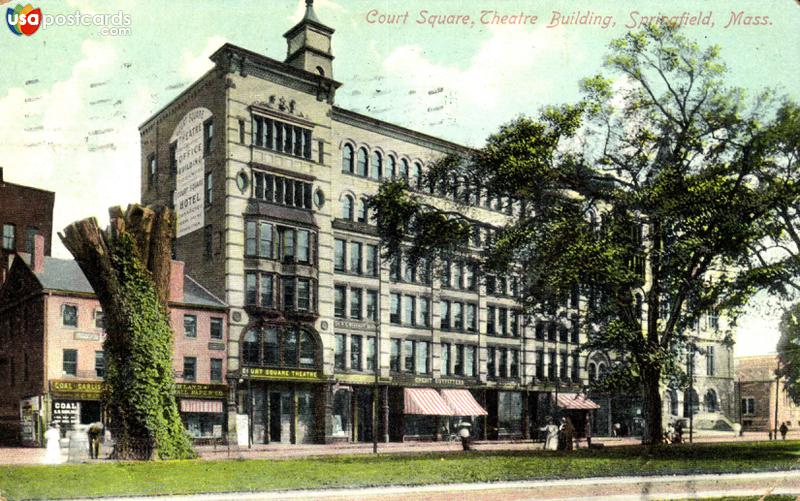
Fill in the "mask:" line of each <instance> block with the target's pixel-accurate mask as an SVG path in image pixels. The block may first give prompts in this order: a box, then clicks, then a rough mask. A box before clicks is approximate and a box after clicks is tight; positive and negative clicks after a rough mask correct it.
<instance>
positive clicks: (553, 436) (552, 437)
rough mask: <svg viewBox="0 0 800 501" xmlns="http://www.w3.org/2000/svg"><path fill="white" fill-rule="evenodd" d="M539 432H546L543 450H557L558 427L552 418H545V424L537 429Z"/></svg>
mask: <svg viewBox="0 0 800 501" xmlns="http://www.w3.org/2000/svg"><path fill="white" fill-rule="evenodd" d="M539 431H544V432H546V435H545V438H544V450H546V451H555V450H558V435H559V431H558V426H556V422H555V421H554V420H553V418H550V417H549V418H547V424H546V425H544V426H543V427H541V428H539Z"/></svg>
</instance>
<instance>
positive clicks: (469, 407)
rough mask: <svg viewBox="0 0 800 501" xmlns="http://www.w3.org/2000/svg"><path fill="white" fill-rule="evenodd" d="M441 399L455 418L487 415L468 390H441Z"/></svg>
mask: <svg viewBox="0 0 800 501" xmlns="http://www.w3.org/2000/svg"><path fill="white" fill-rule="evenodd" d="M442 398H444V401H445V402H447V405H449V406H450V408H452V409H453V414H454V415H456V416H487V415H488V414H489V413H488V412H486V409H484V408H483V407H481V404H479V403H478V401H477V400H475V397H473V396H472V393H470V391H469V390H464V389H456V390H442Z"/></svg>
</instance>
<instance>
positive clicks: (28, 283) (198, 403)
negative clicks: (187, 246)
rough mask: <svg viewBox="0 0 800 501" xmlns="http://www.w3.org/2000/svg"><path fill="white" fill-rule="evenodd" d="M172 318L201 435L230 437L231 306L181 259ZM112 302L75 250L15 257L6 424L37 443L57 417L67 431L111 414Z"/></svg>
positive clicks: (0, 308) (3, 344)
mask: <svg viewBox="0 0 800 501" xmlns="http://www.w3.org/2000/svg"><path fill="white" fill-rule="evenodd" d="M169 306H170V323H171V325H172V329H173V331H174V332H175V346H174V354H173V355H174V359H173V360H174V362H173V368H174V370H175V374H176V382H177V396H178V398H179V405H180V410H181V415H182V416H183V419H184V422H185V424H186V425H187V428H188V429H189V432H190V433H191V434H192V435H193V436H194V437H196V438H206V437H215V436H216V437H221V436H222V434H223V433H224V430H225V419H226V417H225V403H226V397H227V394H228V390H227V386H226V385H225V380H224V375H225V373H226V371H227V367H226V364H227V359H226V346H227V306H226V305H225V303H224V302H222V301H221V300H219V299H217V298H216V297H215V296H214V295H213V294H211V293H210V292H208V291H207V290H206V289H204V288H203V287H201V286H200V285H199V284H198V283H197V282H196V281H195V280H194V279H192V278H191V277H190V276H188V275H186V274H184V267H183V263H181V262H173V266H172V277H171V282H170V304H169ZM104 338H105V333H104V330H103V312H102V309H101V308H100V303H99V302H98V301H97V299H96V297H95V295H94V292H93V291H92V288H91V286H90V285H89V282H88V281H87V280H86V277H85V276H84V275H83V272H82V271H81V269H80V267H79V266H78V264H77V263H76V262H75V261H73V260H65V259H56V258H51V257H47V256H45V255H44V238H43V237H42V236H37V237H36V239H35V246H34V253H33V254H18V255H16V256H15V257H14V259H13V261H12V263H11V268H10V271H9V274H8V280H7V281H6V282H5V283H4V284H3V286H2V287H0V427H2V430H3V432H4V433H3V436H4V439H6V440H9V439H18V440H21V442H22V443H24V444H28V445H34V444H36V443H39V442H40V441H41V434H42V433H43V430H42V427H43V426H46V425H47V423H49V422H51V421H56V422H59V423H60V424H61V429H62V432H66V431H67V430H69V429H70V428H71V427H73V426H74V425H76V424H87V423H91V422H94V421H99V420H100V419H101V417H102V416H101V407H100V389H101V384H100V383H101V382H102V379H103V371H104V369H105V362H104V357H103V346H102V344H103V340H104Z"/></svg>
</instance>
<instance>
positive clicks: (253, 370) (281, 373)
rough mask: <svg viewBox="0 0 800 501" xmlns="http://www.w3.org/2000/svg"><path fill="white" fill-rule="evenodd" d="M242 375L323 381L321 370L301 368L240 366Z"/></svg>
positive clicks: (255, 377) (260, 377)
mask: <svg viewBox="0 0 800 501" xmlns="http://www.w3.org/2000/svg"><path fill="white" fill-rule="evenodd" d="M242 376H245V377H250V378H253V379H278V380H282V381H286V380H292V381H324V380H326V379H327V378H326V377H325V376H323V375H322V371H307V370H302V369H265V368H263V367H242Z"/></svg>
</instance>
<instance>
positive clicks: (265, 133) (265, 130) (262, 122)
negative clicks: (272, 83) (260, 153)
mask: <svg viewBox="0 0 800 501" xmlns="http://www.w3.org/2000/svg"><path fill="white" fill-rule="evenodd" d="M253 144H254V145H255V146H259V147H261V148H266V149H268V150H274V151H279V152H281V153H286V154H287V155H294V156H296V157H301V158H306V159H310V158H311V130H309V129H306V128H303V127H298V126H296V125H290V124H287V123H283V122H279V121H278V120H273V119H272V118H267V117H261V116H258V115H253Z"/></svg>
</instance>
